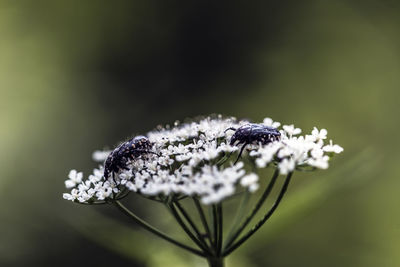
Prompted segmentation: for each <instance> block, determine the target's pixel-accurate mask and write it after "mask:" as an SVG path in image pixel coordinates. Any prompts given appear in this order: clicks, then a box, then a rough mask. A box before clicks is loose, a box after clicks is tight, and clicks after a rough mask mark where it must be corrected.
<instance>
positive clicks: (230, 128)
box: [224, 127, 237, 133]
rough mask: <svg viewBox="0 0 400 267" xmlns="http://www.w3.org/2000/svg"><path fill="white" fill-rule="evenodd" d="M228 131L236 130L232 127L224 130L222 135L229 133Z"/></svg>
mask: <svg viewBox="0 0 400 267" xmlns="http://www.w3.org/2000/svg"><path fill="white" fill-rule="evenodd" d="M229 130H231V131H236V130H237V129H236V128H233V127H229V128H228V129H226V130H225V131H224V133H226V132H227V131H229Z"/></svg>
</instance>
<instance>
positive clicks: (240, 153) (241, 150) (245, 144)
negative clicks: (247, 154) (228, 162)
mask: <svg viewBox="0 0 400 267" xmlns="http://www.w3.org/2000/svg"><path fill="white" fill-rule="evenodd" d="M247 145H248V143H244V144H243V146H242V148H241V149H240V152H239V155H238V157H237V159H236V160H235V163H233V164H234V165H236V163H237V162H238V160H239V158H240V156H241V155H242V153H243V150H244V148H245V147H246V146H247Z"/></svg>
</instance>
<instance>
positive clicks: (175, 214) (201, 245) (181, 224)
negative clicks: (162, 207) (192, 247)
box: [167, 202, 211, 256]
mask: <svg viewBox="0 0 400 267" xmlns="http://www.w3.org/2000/svg"><path fill="white" fill-rule="evenodd" d="M167 207H169V210H170V211H171V214H172V216H174V217H175V219H176V221H177V222H178V224H179V225H180V226H181V228H182V229H183V231H185V233H186V234H187V235H188V236H189V237H190V239H192V241H193V242H194V243H195V244H196V245H197V246H198V247H199V248H201V249H202V250H203V252H205V254H206V256H211V254H210V252H209V249H208V247H207V246H204V245H203V243H201V242H200V241H199V240H198V239H197V238H196V237H195V236H194V234H193V233H192V232H191V231H190V229H189V228H188V227H187V226H186V224H185V222H184V221H183V220H182V218H181V217H180V216H179V213H178V211H177V210H176V208H175V206H174V203H173V202H170V203H167Z"/></svg>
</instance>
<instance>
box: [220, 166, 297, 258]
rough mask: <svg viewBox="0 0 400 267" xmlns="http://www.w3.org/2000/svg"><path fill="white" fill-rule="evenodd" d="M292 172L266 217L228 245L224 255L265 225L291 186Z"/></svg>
mask: <svg viewBox="0 0 400 267" xmlns="http://www.w3.org/2000/svg"><path fill="white" fill-rule="evenodd" d="M292 174H293V172H291V173H289V174H288V175H287V176H286V180H285V183H284V184H283V186H282V189H281V191H280V192H279V195H278V198H277V199H276V201H275V203H274V205H273V206H272V207H271V209H270V210H269V211H268V212H267V213H266V214H265V215H264V217H263V218H262V219H261V220H260V221H259V222H257V224H256V225H255V226H254V227H253V228H251V230H250V231H249V232H247V233H246V234H245V235H244V236H243V237H242V238H241V239H239V241H237V242H236V243H235V244H234V245H232V246H230V247H228V248H227V249H226V250H225V251H224V252H223V254H222V255H223V256H224V257H225V256H227V255H229V254H230V253H231V252H232V251H234V250H235V249H236V248H238V247H239V246H240V245H242V244H243V243H244V242H245V241H246V240H247V239H249V238H250V237H251V236H252V235H253V234H254V233H255V232H256V231H257V230H258V229H260V227H261V226H263V224H264V223H265V222H266V221H267V220H268V219H269V218H270V217H271V215H272V214H273V213H274V211H275V210H276V208H277V207H278V206H279V203H280V202H281V200H282V198H283V196H284V195H285V193H286V190H287V188H288V186H289V183H290V179H291V178H292Z"/></svg>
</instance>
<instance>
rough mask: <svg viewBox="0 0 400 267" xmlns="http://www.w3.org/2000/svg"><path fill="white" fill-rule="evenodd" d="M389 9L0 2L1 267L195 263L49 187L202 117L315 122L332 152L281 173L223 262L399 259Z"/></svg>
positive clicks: (393, 29)
mask: <svg viewBox="0 0 400 267" xmlns="http://www.w3.org/2000/svg"><path fill="white" fill-rule="evenodd" d="M399 14H400V4H399V3H398V1H389V0H386V1H377V0H376V1H373V0H367V1H351V0H350V1H341V0H338V1H252V2H245V1H152V0H149V1H49V0H47V1H46V0H44V1H41V0H37V1H7V0H4V1H1V2H0V118H1V131H0V147H1V151H2V152H1V153H0V162H1V168H0V266H55V265H56V266H71V265H73V266H87V265H89V266H94V265H96V266H110V264H111V265H114V266H151V267H157V266H189V265H190V266H204V264H205V261H203V260H202V259H200V258H196V257H192V256H190V255H188V254H187V253H186V252H184V251H181V250H179V249H175V248H172V247H170V245H168V244H167V243H165V242H164V241H161V240H158V239H156V238H154V237H153V236H151V235H150V234H148V233H146V232H143V231H141V230H140V229H138V228H135V227H130V226H129V224H128V221H126V220H125V218H124V217H123V215H121V214H120V213H118V212H117V211H115V210H114V209H113V208H112V207H108V206H105V207H96V208H92V207H86V206H84V207H82V206H78V205H74V204H73V203H70V202H67V201H65V200H63V199H62V193H63V192H65V191H66V190H65V189H64V180H65V178H66V176H67V174H68V172H69V170H70V169H72V168H76V169H78V170H83V171H84V172H85V174H88V173H89V172H90V170H91V169H92V168H93V167H95V166H96V164H95V163H93V162H92V161H91V153H92V152H93V151H94V150H96V149H102V148H107V147H108V148H110V147H113V146H114V145H115V144H117V143H118V142H119V140H123V139H125V138H126V137H128V136H132V135H134V134H138V133H145V132H146V131H148V130H151V129H152V128H153V127H154V126H156V125H158V124H165V123H171V122H173V121H174V120H176V119H180V120H183V119H185V118H187V117H193V116H196V115H200V114H205V115H207V114H210V113H222V114H225V115H232V116H237V117H239V118H250V119H252V120H254V121H259V120H261V119H263V118H264V117H267V116H268V117H271V118H273V119H275V120H278V121H281V122H283V123H286V124H291V123H295V124H296V125H297V126H299V127H301V128H302V129H303V130H304V131H305V132H309V131H311V129H312V127H313V126H318V127H323V128H327V129H328V131H329V136H330V137H331V138H333V139H334V141H335V142H336V143H339V144H340V145H342V146H343V147H344V148H345V151H344V153H343V154H341V155H340V156H338V157H336V158H335V159H334V160H333V161H332V163H331V168H330V169H329V170H327V171H317V172H314V173H311V174H306V175H297V176H296V175H295V178H297V179H294V182H293V184H292V185H291V187H290V189H289V192H288V195H287V197H286V198H285V199H284V201H283V203H282V205H281V207H280V208H279V209H278V211H277V213H276V214H275V215H274V216H273V217H272V219H271V221H270V222H269V223H268V224H267V225H265V226H264V227H263V228H262V230H261V231H260V233H258V234H257V235H256V236H255V237H254V238H252V239H251V240H250V241H249V242H247V243H246V244H245V245H244V246H243V247H241V248H240V249H239V250H238V251H237V252H235V253H234V254H233V256H232V257H231V258H229V259H228V265H227V266H232V267H235V266H247V267H256V266H274V267H286V266H307V267H313V266H315V267H317V266H332V267H334V266H335V267H336V266H342V267H344V266H363V267H368V266H374V267H376V266H384V267H386V266H388V267H395V266H400V254H399V253H398V252H399V249H400V210H399V208H398V204H399V200H400V197H399V185H400V180H399V177H398V176H399V174H400V169H399V164H398V162H399V159H400V158H399V154H398V141H396V140H397V133H398V131H399V130H400V124H399V119H398V114H399V108H398V105H399V104H398V102H399V97H400V93H399V90H398V89H399V87H400V75H399V73H400V35H399V27H400V16H399ZM132 203H133V205H134V207H135V206H136V207H135V210H137V211H138V212H139V213H142V214H143V215H144V216H145V217H146V218H148V219H150V220H152V221H156V224H157V222H158V223H163V221H164V220H166V223H167V222H168V219H167V218H164V217H163V218H161V219H160V216H159V214H156V213H158V210H157V212H154V209H151V208H150V207H151V206H147V205H139V204H140V203H141V202H140V200H138V201H137V202H136V201H135V198H132ZM135 203H138V204H136V205H135ZM157 215H158V216H157ZM164 227H168V225H164ZM188 262H190V264H187V263H188ZM185 263H186V264H185Z"/></svg>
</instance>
